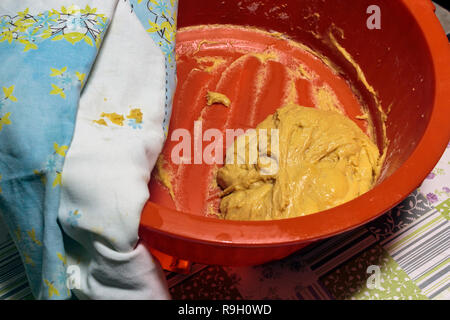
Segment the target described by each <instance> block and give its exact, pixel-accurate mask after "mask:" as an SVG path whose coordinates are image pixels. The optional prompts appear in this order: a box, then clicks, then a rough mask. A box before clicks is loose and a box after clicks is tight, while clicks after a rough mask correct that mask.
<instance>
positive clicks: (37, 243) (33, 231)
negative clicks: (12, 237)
mask: <svg viewBox="0 0 450 320" xmlns="http://www.w3.org/2000/svg"><path fill="white" fill-rule="evenodd" d="M27 234H28V236H29V237H30V239H31V240H32V241H33V242H34V243H35V244H36V245H38V246H42V243H41V242H40V241H39V240H38V239H37V238H36V231H35V230H34V228H33V229H31V230H30V231H27Z"/></svg>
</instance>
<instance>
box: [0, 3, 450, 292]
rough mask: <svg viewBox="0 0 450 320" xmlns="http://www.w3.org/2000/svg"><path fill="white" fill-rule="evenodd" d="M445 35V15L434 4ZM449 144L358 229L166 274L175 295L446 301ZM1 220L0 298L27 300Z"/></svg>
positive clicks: (449, 280)
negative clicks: (280, 251)
mask: <svg viewBox="0 0 450 320" xmlns="http://www.w3.org/2000/svg"><path fill="white" fill-rule="evenodd" d="M436 7H437V10H436V15H437V16H438V18H439V20H440V21H441V23H442V26H443V28H444V30H445V31H446V33H447V34H448V33H450V14H449V12H448V11H447V10H445V9H444V8H442V7H440V6H438V5H436ZM449 178H450V144H449V145H448V146H447V149H446V152H445V153H444V155H443V156H442V159H441V160H440V161H439V163H438V164H437V165H436V167H435V168H434V170H433V171H432V172H431V173H430V174H429V176H428V177H427V178H426V179H425V181H424V182H423V184H422V186H421V187H420V188H419V189H417V190H416V191H415V192H413V193H412V194H411V195H410V196H408V197H407V198H406V199H405V200H404V201H403V202H402V203H401V204H400V205H398V206H397V207H395V208H394V209H392V210H391V211H389V212H387V213H386V214H385V215H383V216H382V217H380V218H378V219H377V220H375V221H373V222H372V223H369V224H368V225H365V226H363V227H361V228H359V229H357V230H353V231H351V232H347V233H345V234H342V235H339V236H336V237H333V238H330V239H327V240H324V241H320V242H317V243H315V244H313V245H310V246H309V247H307V248H304V249H302V250H300V251H299V252H297V253H295V254H293V255H291V256H290V257H287V258H285V259H283V260H280V261H276V262H271V263H268V264H264V265H260V266H254V267H240V268H235V267H220V266H204V265H198V264H196V265H193V266H192V269H191V273H190V274H189V275H181V274H175V273H171V272H166V276H167V281H168V284H169V287H170V292H171V294H172V297H173V298H174V299H187V300H195V299H208V300H209V299H233V300H239V299H296V300H298V299H300V300H330V299H357V300H362V299H402V300H403V299H446V300H447V299H450V222H449V220H450V179H449ZM32 298H33V297H32V295H31V291H30V289H29V286H28V282H27V279H26V276H25V273H24V268H23V265H22V262H21V260H20V257H19V254H18V252H17V249H16V248H15V246H14V243H13V242H12V240H11V238H10V237H9V235H8V232H7V231H6V228H5V227H4V225H3V223H2V222H1V221H0V300H1V299H32Z"/></svg>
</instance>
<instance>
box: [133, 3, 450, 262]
mask: <svg viewBox="0 0 450 320" xmlns="http://www.w3.org/2000/svg"><path fill="white" fill-rule="evenodd" d="M372 4H373V3H372V1H367V0H358V1H356V0H355V1H338V0H332V1H317V0H302V1H300V0H283V1H276V2H275V1H271V0H251V1H246V0H241V1H237V0H235V1H232V0H225V1H223V0H208V1H204V2H202V3H201V4H200V3H199V2H198V1H197V0H180V4H179V18H178V19H179V24H178V27H179V28H182V27H187V26H195V25H203V24H234V25H242V26H254V27H257V28H260V29H265V30H268V31H277V32H281V33H283V34H286V35H288V36H289V37H290V38H291V39H293V40H296V41H299V42H301V43H304V44H306V45H307V46H309V47H311V48H313V49H314V50H316V51H318V52H320V53H322V54H323V55H325V56H326V57H327V58H328V59H329V60H330V61H332V62H333V63H334V64H335V65H337V66H338V67H339V68H340V70H341V73H342V76H343V77H345V79H346V80H347V81H348V83H350V84H351V85H352V86H353V88H354V89H355V90H357V91H358V92H359V93H360V94H361V98H362V99H363V100H364V102H365V103H366V104H367V105H368V107H369V109H370V111H371V113H373V114H376V113H377V110H376V105H375V103H374V99H373V97H372V96H371V95H370V92H369V91H368V90H367V86H365V85H364V83H363V81H361V77H358V73H357V71H356V69H355V66H354V65H352V64H351V63H349V61H348V60H346V59H345V58H344V57H343V55H342V52H339V51H338V50H336V47H333V46H330V43H327V42H326V41H325V42H324V41H322V40H321V39H319V38H320V37H317V35H321V36H323V37H322V39H323V38H325V37H326V36H327V34H328V32H329V31H330V27H332V26H335V27H338V28H340V29H342V31H343V33H344V35H345V37H344V38H342V39H339V43H340V44H341V45H342V47H344V48H345V50H346V51H347V52H348V53H349V54H350V55H351V56H352V57H353V59H354V60H355V62H356V63H357V64H358V65H359V66H360V67H361V70H362V71H363V72H364V74H365V77H366V79H367V82H368V84H370V86H372V87H373V88H374V89H375V91H376V92H377V93H378V97H379V100H380V101H381V104H382V106H383V109H384V110H385V111H387V110H388V109H391V110H390V112H389V115H388V118H387V122H386V126H387V137H388V139H389V140H390V144H389V149H388V152H387V158H386V163H385V166H384V169H383V175H382V177H381V179H380V181H379V183H378V185H377V186H376V187H375V188H374V189H372V190H371V191H370V192H368V193H366V194H364V195H362V196H360V197H358V198H357V199H355V200H353V201H351V202H348V203H345V204H343V205H341V206H339V207H336V208H333V209H330V210H327V211H323V212H319V213H317V214H313V215H309V216H304V217H298V218H292V219H285V220H277V221H263V222H240V221H224V220H220V219H216V218H211V217H206V216H203V215H199V213H198V212H191V213H189V212H178V211H176V210H174V209H171V208H168V207H167V206H164V205H161V204H156V203H154V202H151V201H149V202H148V203H147V204H146V206H145V208H144V211H143V214H142V220H141V227H140V236H141V239H143V240H144V241H145V242H146V243H147V244H148V245H149V246H150V247H151V248H154V249H156V250H155V252H157V253H158V254H157V256H161V257H162V256H164V254H167V255H170V256H174V257H177V258H179V259H184V260H188V261H192V262H198V263H205V264H219V265H234V266H237V265H253V264H260V263H264V262H268V261H272V260H276V259H280V258H283V257H285V256H287V255H289V254H291V253H292V252H294V251H296V250H298V249H299V248H301V247H303V246H305V245H306V244H308V243H310V242H312V241H315V240H318V239H323V238H327V237H330V236H333V235H336V234H339V233H342V232H345V231H348V230H351V229H353V228H356V227H358V226H361V225H363V224H365V223H367V222H369V221H371V220H373V219H375V218H377V217H378V216H380V215H382V214H383V213H385V212H386V211H388V210H389V209H391V208H392V207H394V206H395V205H397V204H398V203H399V202H401V201H402V200H403V199H404V198H405V197H406V196H408V195H409V194H410V193H411V192H412V191H413V190H414V189H416V188H417V187H418V186H419V185H420V184H421V182H422V181H423V180H424V179H425V177H426V176H427V174H428V173H429V172H430V171H431V170H432V169H433V167H434V166H435V164H436V163H437V161H438V160H439V158H440V156H441V155H442V153H443V151H444V149H445V147H446V146H447V143H448V141H449V138H450V130H449V121H448V119H449V104H450V101H449V99H448V92H450V64H449V61H450V47H449V44H448V41H447V38H446V36H445V34H444V31H443V30H442V28H441V26H440V24H439V21H438V20H437V18H436V16H435V15H434V7H433V5H432V3H431V1H429V0H412V1H406V0H401V1H400V0H399V1H392V0H385V1H378V2H377V4H378V6H379V7H380V9H381V29H380V30H376V29H375V30H369V29H368V28H367V27H366V21H367V19H368V17H369V14H367V13H366V10H367V8H368V7H369V6H370V5H372ZM313 13H317V14H318V15H315V16H316V17H320V18H319V19H316V20H314V21H312V20H311V19H309V18H308V17H311V14H313ZM375 127H376V128H377V132H378V134H380V132H381V124H380V123H375ZM380 144H381V142H380ZM380 147H381V145H380ZM192 186H195V181H193V182H192V183H190V185H186V190H187V191H185V192H186V193H187V194H188V195H189V192H190V191H189V190H192V188H191V187H192ZM194 190H195V189H194ZM192 192H194V191H192ZM152 201H153V198H152ZM161 252H163V253H164V254H163V255H161V254H160V253H161ZM165 264H166V261H163V265H165ZM166 267H167V265H166Z"/></svg>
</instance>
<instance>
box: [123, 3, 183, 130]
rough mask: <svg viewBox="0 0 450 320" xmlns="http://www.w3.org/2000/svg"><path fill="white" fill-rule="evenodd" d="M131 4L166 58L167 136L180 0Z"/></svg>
mask: <svg viewBox="0 0 450 320" xmlns="http://www.w3.org/2000/svg"><path fill="white" fill-rule="evenodd" d="M130 4H131V7H132V8H133V10H134V12H135V13H136V16H137V17H138V18H139V20H140V21H141V23H142V24H143V25H144V27H145V29H146V30H147V32H148V33H149V34H150V36H151V37H152V39H153V41H155V43H156V44H158V45H159V46H160V47H161V50H162V52H163V53H164V56H165V58H166V104H165V116H164V122H163V126H164V133H165V134H166V136H167V132H168V127H169V122H170V116H171V113H172V100H173V95H174V92H175V88H176V60H175V43H176V42H175V36H176V28H177V9H178V0H130Z"/></svg>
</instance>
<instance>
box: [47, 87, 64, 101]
mask: <svg viewBox="0 0 450 320" xmlns="http://www.w3.org/2000/svg"><path fill="white" fill-rule="evenodd" d="M52 88H53V89H52V91H50V94H52V95H59V96H61V98H63V99H65V98H66V94H65V93H64V89H62V88H60V87H58V86H57V85H56V84H53V83H52Z"/></svg>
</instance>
